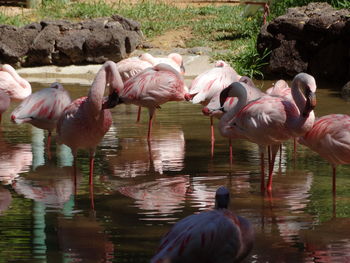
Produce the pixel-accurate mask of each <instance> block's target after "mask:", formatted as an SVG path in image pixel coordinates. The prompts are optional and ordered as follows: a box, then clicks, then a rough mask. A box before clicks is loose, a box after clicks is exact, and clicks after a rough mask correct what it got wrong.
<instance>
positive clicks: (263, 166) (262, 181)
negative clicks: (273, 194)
mask: <svg viewBox="0 0 350 263" xmlns="http://www.w3.org/2000/svg"><path fill="white" fill-rule="evenodd" d="M260 165H261V180H260V189H261V192H264V191H265V160H264V152H261V153H260Z"/></svg>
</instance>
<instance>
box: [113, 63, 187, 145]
mask: <svg viewBox="0 0 350 263" xmlns="http://www.w3.org/2000/svg"><path fill="white" fill-rule="evenodd" d="M185 90H186V86H185V82H184V79H183V77H182V76H181V75H180V74H179V73H178V72H177V71H176V70H175V69H174V68H172V67H171V66H169V65H167V64H164V63H160V64H158V65H156V66H154V67H152V68H147V69H145V70H143V71H142V72H140V73H139V74H137V75H136V76H135V77H133V78H131V79H129V80H127V81H126V82H125V83H124V88H123V89H119V90H118V95H119V102H120V103H126V104H135V105H138V106H142V107H146V108H148V111H149V123H148V136H147V139H148V141H149V140H150V138H151V129H152V120H153V115H154V113H155V110H156V108H160V105H161V104H163V103H166V102H168V101H182V100H184V99H185Z"/></svg>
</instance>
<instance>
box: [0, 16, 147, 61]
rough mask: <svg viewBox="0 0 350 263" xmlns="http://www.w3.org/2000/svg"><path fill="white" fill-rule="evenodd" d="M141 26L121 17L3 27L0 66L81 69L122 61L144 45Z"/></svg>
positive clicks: (1, 31) (1, 30) (0, 33)
mask: <svg viewBox="0 0 350 263" xmlns="http://www.w3.org/2000/svg"><path fill="white" fill-rule="evenodd" d="M142 40H143V35H142V32H141V30H140V24H139V23H137V22H136V21H133V20H130V19H126V18H123V17H121V16H119V15H113V16H112V17H103V18H95V19H88V20H84V21H81V22H78V23H73V22H70V21H64V20H55V21H42V22H40V23H33V24H29V25H26V26H24V27H14V26H8V25H0V60H1V61H0V62H1V63H8V64H11V65H15V66H43V65H60V66H66V65H72V64H75V65H82V64H88V63H103V62H105V61H106V60H113V61H116V62H117V61H119V60H121V59H123V58H126V57H128V55H129V54H130V53H131V52H132V51H134V50H135V49H136V47H137V46H138V45H140V43H142Z"/></svg>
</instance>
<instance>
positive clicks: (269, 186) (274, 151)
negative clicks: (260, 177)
mask: <svg viewBox="0 0 350 263" xmlns="http://www.w3.org/2000/svg"><path fill="white" fill-rule="evenodd" d="M279 148H280V146H279V145H270V146H269V151H270V152H271V160H270V162H269V179H268V182H267V191H268V192H271V190H272V176H273V166H274V164H275V159H276V155H277V152H278V149H279Z"/></svg>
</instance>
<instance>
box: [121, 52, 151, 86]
mask: <svg viewBox="0 0 350 263" xmlns="http://www.w3.org/2000/svg"><path fill="white" fill-rule="evenodd" d="M146 54H147V53H146ZM147 58H148V55H143V56H139V57H131V58H126V59H123V60H121V61H119V62H118V63H117V69H118V72H119V73H120V76H121V78H122V80H123V82H125V81H127V80H128V79H130V78H131V77H133V76H135V75H137V74H138V73H140V72H141V71H142V70H144V69H146V68H149V67H152V66H153V64H152V61H153V60H149V59H147ZM152 59H153V58H152Z"/></svg>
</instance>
